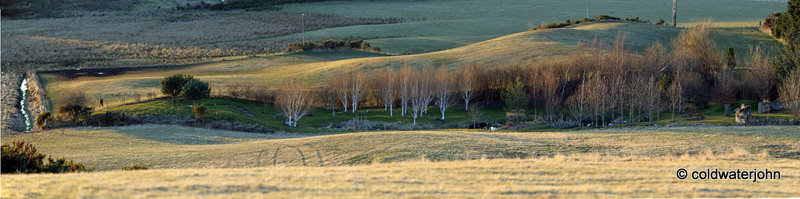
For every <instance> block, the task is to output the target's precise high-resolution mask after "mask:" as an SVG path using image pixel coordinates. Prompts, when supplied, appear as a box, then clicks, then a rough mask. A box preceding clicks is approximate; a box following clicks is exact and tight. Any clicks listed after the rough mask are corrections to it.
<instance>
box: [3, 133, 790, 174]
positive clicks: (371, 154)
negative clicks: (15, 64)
mask: <svg viewBox="0 0 800 199" xmlns="http://www.w3.org/2000/svg"><path fill="white" fill-rule="evenodd" d="M799 134H800V129H798V128H797V127H794V126H763V127H702V126H697V127H674V128H621V129H606V130H589V131H575V132H465V131H460V130H454V131H383V132H359V133H345V134H334V135H320V136H308V135H303V134H253V133H242V132H232V131H218V130H208V129H201V128H190V127H180V126H169V125H138V126H125V127H106V128H72V129H56V130H49V131H43V132H36V133H29V134H19V135H9V136H4V137H3V141H2V142H3V143H7V142H12V141H14V140H25V141H26V142H30V143H33V144H35V145H36V146H37V148H38V149H39V150H40V151H42V152H43V153H45V154H48V155H52V156H54V157H65V158H67V159H70V160H75V161H78V162H83V163H84V164H86V165H87V166H93V167H95V169H97V170H116V169H119V168H121V167H123V166H130V165H132V164H137V163H139V164H145V165H148V166H149V167H150V168H157V169H164V168H254V167H264V166H278V165H283V166H344V165H360V164H371V163H389V162H400V161H408V160H419V159H427V160H430V161H454V160H471V159H484V158H485V159H497V158H531V157H540V156H548V157H550V156H554V155H556V154H562V155H569V154H583V153H600V154H606V155H611V156H636V157H662V156H680V155H684V154H690V155H696V154H705V153H710V154H724V153H729V152H736V153H747V154H763V155H768V156H770V157H774V158H789V159H798V158H800V156H799V154H800V145H799V144H798V143H800V136H799ZM166 151H168V152H166Z"/></svg>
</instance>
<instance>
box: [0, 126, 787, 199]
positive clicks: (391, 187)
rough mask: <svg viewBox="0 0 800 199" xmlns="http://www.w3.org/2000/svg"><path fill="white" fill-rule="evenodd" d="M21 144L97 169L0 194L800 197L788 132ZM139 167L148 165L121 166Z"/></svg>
mask: <svg viewBox="0 0 800 199" xmlns="http://www.w3.org/2000/svg"><path fill="white" fill-rule="evenodd" d="M17 139H24V140H26V142H30V143H33V144H35V145H37V147H38V148H39V149H40V151H42V152H43V153H46V154H50V155H53V156H55V157H66V158H68V159H72V160H76V161H79V162H84V163H86V164H87V165H89V166H94V167H95V169H96V170H99V171H98V172H90V173H77V174H16V175H6V174H4V175H3V178H2V181H1V182H2V187H3V192H2V197H3V198H19V197H127V196H133V195H136V196H137V197H193V198H195V197H293V198H294V197H334V198H335V197H348V198H374V197H392V198H398V197H400V198H409V197H410V198H416V197H513V198H517V197H663V196H671V197H787V196H796V195H797V194H800V192H798V189H796V188H795V187H797V186H800V178H798V176H797V175H796V173H797V172H800V167H798V165H800V161H798V159H800V156H798V154H800V145H798V143H800V129H798V128H797V127H785V126H783V127H773V126H762V127H682V128H650V129H613V130H598V131H577V132H541V133H486V132H446V131H418V132H364V133H349V134H339V135H323V136H314V137H297V135H291V134H270V135H267V134H250V133H239V132H229V131H214V130H206V129H197V128H186V127H175V126H163V125H146V126H129V127H115V128H103V129H93V128H77V129H59V130H53V131H45V132H38V133H31V134H22V135H11V136H4V137H3V143H6V142H11V141H13V140H17ZM166 151H169V152H168V153H165V152H166ZM136 163H138V164H145V165H148V166H149V167H150V169H151V170H146V171H119V170H117V169H119V168H121V167H122V166H128V165H131V164H136ZM318 166H322V167H318ZM222 168H225V169H222ZM679 168H684V169H687V170H688V171H704V170H705V169H711V170H713V169H720V170H736V169H741V170H752V169H759V170H762V169H764V168H766V169H769V170H771V171H775V170H777V171H780V172H781V179H762V180H759V181H758V182H752V180H693V179H685V180H679V179H677V177H676V171H677V169H679ZM112 170H116V171H112Z"/></svg>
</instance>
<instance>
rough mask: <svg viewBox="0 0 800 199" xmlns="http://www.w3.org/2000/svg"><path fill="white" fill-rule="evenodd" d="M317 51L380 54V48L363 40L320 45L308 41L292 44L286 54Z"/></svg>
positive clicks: (334, 41) (339, 41)
mask: <svg viewBox="0 0 800 199" xmlns="http://www.w3.org/2000/svg"><path fill="white" fill-rule="evenodd" d="M316 49H325V50H335V49H347V50H366V51H369V50H372V51H375V52H380V48H377V47H373V46H372V45H371V44H369V42H366V41H364V40H361V39H357V40H334V39H326V40H325V41H322V42H319V43H314V42H310V41H307V42H305V43H302V42H300V43H291V44H288V45H287V46H286V52H304V51H312V50H316ZM376 49H377V50H376Z"/></svg>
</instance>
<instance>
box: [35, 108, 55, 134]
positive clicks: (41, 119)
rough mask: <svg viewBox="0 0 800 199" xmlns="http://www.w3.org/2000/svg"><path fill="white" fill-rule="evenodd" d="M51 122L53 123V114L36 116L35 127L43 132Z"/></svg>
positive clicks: (45, 113) (46, 113) (47, 113)
mask: <svg viewBox="0 0 800 199" xmlns="http://www.w3.org/2000/svg"><path fill="white" fill-rule="evenodd" d="M52 121H53V113H51V112H50V111H48V112H44V113H42V114H39V116H36V127H39V129H42V130H44V128H45V127H47V124H48V123H51V122H52Z"/></svg>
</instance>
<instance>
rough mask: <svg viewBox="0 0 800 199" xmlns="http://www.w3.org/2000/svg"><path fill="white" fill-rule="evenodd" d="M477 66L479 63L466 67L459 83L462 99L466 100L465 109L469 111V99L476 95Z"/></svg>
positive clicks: (462, 71)
mask: <svg viewBox="0 0 800 199" xmlns="http://www.w3.org/2000/svg"><path fill="white" fill-rule="evenodd" d="M475 67H479V66H477V65H469V66H466V67H464V69H463V70H461V74H459V76H460V79H459V80H458V81H459V82H458V83H457V84H458V85H459V92H460V94H461V99H462V100H464V111H467V112H469V101H470V100H472V98H474V97H475V70H474V68H475Z"/></svg>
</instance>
